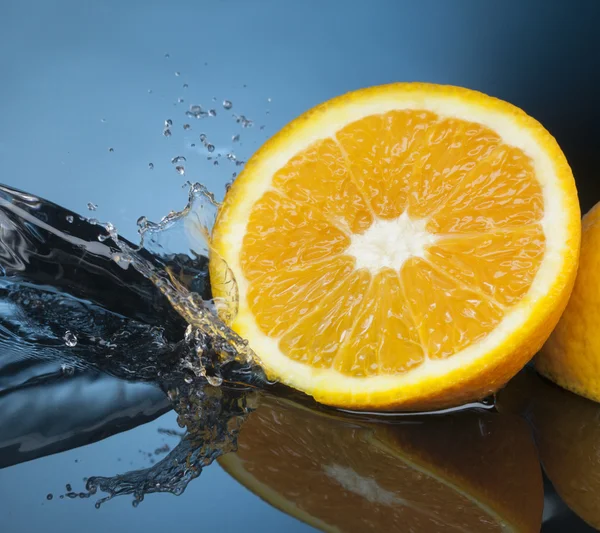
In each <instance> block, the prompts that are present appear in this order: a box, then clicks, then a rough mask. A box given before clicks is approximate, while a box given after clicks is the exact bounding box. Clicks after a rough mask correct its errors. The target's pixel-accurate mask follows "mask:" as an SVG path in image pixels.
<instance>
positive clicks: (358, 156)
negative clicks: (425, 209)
mask: <svg viewBox="0 0 600 533" xmlns="http://www.w3.org/2000/svg"><path fill="white" fill-rule="evenodd" d="M436 118H437V117H436V116H435V115H434V114H433V113H428V112H426V111H422V112H417V113H415V112H412V111H393V112H391V113H386V114H385V115H372V116H369V117H366V118H363V119H361V120H358V121H356V122H354V123H352V124H350V125H349V126H346V127H345V128H343V129H342V130H340V131H339V132H338V133H337V135H336V138H337V139H338V140H339V142H340V145H341V146H342V148H343V149H344V151H345V153H346V156H347V158H348V168H349V169H350V171H351V173H352V175H353V176H354V178H355V179H356V180H357V182H358V184H359V185H360V188H361V190H362V191H363V193H364V194H365V195H366V198H368V199H369V201H370V203H371V207H372V209H373V210H374V212H375V214H376V215H377V216H379V217H382V218H396V217H398V216H400V215H401V214H402V212H403V211H404V210H405V207H406V202H407V199H408V193H409V189H410V183H411V180H412V174H413V172H414V170H413V168H414V165H415V164H417V163H418V162H419V161H421V159H422V158H423V156H422V155H420V148H421V146H422V145H423V143H424V142H425V138H426V136H427V133H428V130H429V128H430V127H431V126H432V124H434V123H435V120H436Z"/></svg>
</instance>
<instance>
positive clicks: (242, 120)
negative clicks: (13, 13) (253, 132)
mask: <svg viewBox="0 0 600 533" xmlns="http://www.w3.org/2000/svg"><path fill="white" fill-rule="evenodd" d="M234 116H235V121H236V122H237V123H238V124H241V125H242V128H251V127H252V126H253V125H254V122H253V121H252V120H250V119H249V118H247V117H246V116H244V115H239V116H237V115H234Z"/></svg>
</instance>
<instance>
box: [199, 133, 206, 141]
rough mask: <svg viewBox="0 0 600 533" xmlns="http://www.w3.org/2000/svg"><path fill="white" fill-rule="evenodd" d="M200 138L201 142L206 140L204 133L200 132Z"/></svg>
mask: <svg viewBox="0 0 600 533" xmlns="http://www.w3.org/2000/svg"><path fill="white" fill-rule="evenodd" d="M200 140H201V141H202V142H204V141H206V133H201V134H200Z"/></svg>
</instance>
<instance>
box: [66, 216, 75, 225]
mask: <svg viewBox="0 0 600 533" xmlns="http://www.w3.org/2000/svg"><path fill="white" fill-rule="evenodd" d="M65 218H66V219H67V222H68V223H69V224H72V223H73V215H67V216H66V217H65Z"/></svg>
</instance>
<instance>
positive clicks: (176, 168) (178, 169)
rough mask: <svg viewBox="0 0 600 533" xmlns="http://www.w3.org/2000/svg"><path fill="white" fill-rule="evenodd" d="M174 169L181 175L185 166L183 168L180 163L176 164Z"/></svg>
mask: <svg viewBox="0 0 600 533" xmlns="http://www.w3.org/2000/svg"><path fill="white" fill-rule="evenodd" d="M175 170H176V171H177V172H179V174H181V175H182V176H183V175H184V174H185V168H184V167H183V166H181V165H180V166H177V167H175Z"/></svg>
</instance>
